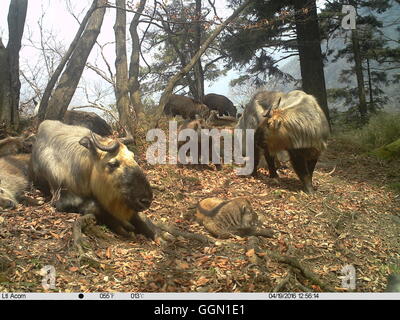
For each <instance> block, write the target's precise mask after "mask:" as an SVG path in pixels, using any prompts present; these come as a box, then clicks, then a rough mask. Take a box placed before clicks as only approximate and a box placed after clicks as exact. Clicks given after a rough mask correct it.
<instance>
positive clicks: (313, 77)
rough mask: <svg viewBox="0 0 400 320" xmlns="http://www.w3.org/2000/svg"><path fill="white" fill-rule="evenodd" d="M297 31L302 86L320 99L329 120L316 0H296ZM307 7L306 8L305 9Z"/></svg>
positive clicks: (319, 101)
mask: <svg viewBox="0 0 400 320" xmlns="http://www.w3.org/2000/svg"><path fill="white" fill-rule="evenodd" d="M294 8H295V10H296V16H295V19H296V32H297V43H298V50H299V56H300V69H301V78H302V88H303V90H304V91H305V92H306V93H308V94H312V95H313V96H314V97H315V98H316V99H317V101H318V103H319V105H320V106H321V108H322V109H323V110H324V112H325V115H326V117H327V119H328V121H329V109H328V101H327V95H326V86H325V76H324V65H323V61H322V53H321V41H320V33H319V23H318V16H317V7H316V4H315V0H313V1H309V0H295V1H294ZM305 8H306V9H305Z"/></svg>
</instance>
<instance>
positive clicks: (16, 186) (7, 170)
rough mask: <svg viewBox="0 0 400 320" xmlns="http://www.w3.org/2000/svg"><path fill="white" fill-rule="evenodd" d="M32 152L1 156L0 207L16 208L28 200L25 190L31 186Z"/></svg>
mask: <svg viewBox="0 0 400 320" xmlns="http://www.w3.org/2000/svg"><path fill="white" fill-rule="evenodd" d="M29 160H30V154H17V155H9V156H5V157H1V158H0V208H4V209H6V208H10V209H14V208H15V207H16V206H17V204H18V203H19V202H23V201H25V200H28V199H27V198H25V196H24V194H23V193H24V191H25V190H27V189H28V187H29V181H28V168H29Z"/></svg>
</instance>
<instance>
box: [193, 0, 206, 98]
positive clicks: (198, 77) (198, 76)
mask: <svg viewBox="0 0 400 320" xmlns="http://www.w3.org/2000/svg"><path fill="white" fill-rule="evenodd" d="M195 15H196V19H197V22H196V23H195V33H194V34H195V37H194V52H197V51H198V50H200V46H201V22H200V20H201V0H196V12H195ZM194 78H195V83H196V94H195V96H194V98H196V99H197V100H199V101H203V98H204V72H203V67H202V65H201V58H200V59H199V60H198V61H197V63H196V64H195V66H194Z"/></svg>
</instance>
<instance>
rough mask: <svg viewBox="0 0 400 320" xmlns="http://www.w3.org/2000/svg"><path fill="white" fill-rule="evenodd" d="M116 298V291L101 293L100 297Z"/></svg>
mask: <svg viewBox="0 0 400 320" xmlns="http://www.w3.org/2000/svg"><path fill="white" fill-rule="evenodd" d="M112 298H114V293H100V299H112Z"/></svg>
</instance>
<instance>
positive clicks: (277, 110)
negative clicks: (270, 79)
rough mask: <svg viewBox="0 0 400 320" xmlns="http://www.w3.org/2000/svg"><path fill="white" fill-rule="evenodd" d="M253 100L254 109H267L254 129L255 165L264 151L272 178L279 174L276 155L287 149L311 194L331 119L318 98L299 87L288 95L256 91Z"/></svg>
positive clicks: (298, 174) (299, 175)
mask: <svg viewBox="0 0 400 320" xmlns="http://www.w3.org/2000/svg"><path fill="white" fill-rule="evenodd" d="M251 103H252V104H253V105H254V109H263V110H264V111H263V113H262V116H263V120H262V121H261V122H260V124H259V125H258V127H257V129H256V132H255V138H254V140H255V148H254V149H255V154H254V160H255V164H254V167H255V168H256V167H257V164H258V159H259V158H260V157H259V154H260V153H261V152H263V153H264V156H265V159H266V160H267V163H268V168H269V174H270V177H272V178H274V177H278V174H277V172H276V167H275V163H274V157H275V155H277V154H278V153H279V152H282V151H287V152H288V153H289V158H290V162H291V164H292V166H293V169H294V171H295V172H296V174H297V176H298V177H299V179H300V180H301V182H302V183H303V186H304V189H305V191H306V192H307V193H312V192H313V191H314V189H313V185H312V176H313V172H314V168H315V165H316V163H317V161H318V159H319V156H320V154H321V152H322V151H323V150H325V149H326V147H327V140H328V137H329V134H330V128H329V123H328V120H327V119H326V116H325V114H324V112H323V110H322V109H321V107H320V106H319V105H318V103H317V101H316V100H315V98H314V97H313V96H312V95H309V94H306V93H305V92H303V91H300V90H295V91H291V92H289V93H287V94H276V93H270V92H268V91H264V92H260V93H258V94H256V95H255V96H254V98H253V99H252V102H251ZM253 174H255V171H254V172H253Z"/></svg>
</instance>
